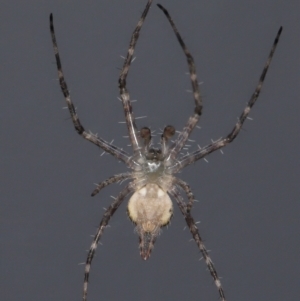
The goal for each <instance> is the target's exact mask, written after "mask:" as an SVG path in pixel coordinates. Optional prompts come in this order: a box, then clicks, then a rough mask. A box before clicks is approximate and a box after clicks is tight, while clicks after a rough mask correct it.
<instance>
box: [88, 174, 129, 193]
mask: <svg viewBox="0 0 300 301" xmlns="http://www.w3.org/2000/svg"><path fill="white" fill-rule="evenodd" d="M131 177H132V174H131V173H129V172H127V173H121V174H118V175H114V176H112V177H110V178H108V179H106V180H104V181H102V182H100V183H99V184H98V185H97V187H96V188H95V189H94V191H93V192H92V194H91V196H95V195H96V194H97V193H99V192H100V190H101V189H103V188H104V187H106V186H108V185H110V184H113V183H116V182H119V181H122V180H125V179H128V178H131Z"/></svg>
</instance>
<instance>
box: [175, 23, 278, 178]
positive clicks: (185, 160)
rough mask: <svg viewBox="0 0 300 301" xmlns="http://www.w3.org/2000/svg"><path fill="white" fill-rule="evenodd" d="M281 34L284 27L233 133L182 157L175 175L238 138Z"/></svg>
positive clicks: (177, 164) (276, 39)
mask: <svg viewBox="0 0 300 301" xmlns="http://www.w3.org/2000/svg"><path fill="white" fill-rule="evenodd" d="M281 32H282V27H280V28H279V31H278V33H277V35H276V38H275V40H274V43H273V46H272V48H271V51H270V54H269V57H268V59H267V62H266V64H265V67H264V69H263V71H262V74H261V76H260V78H259V81H258V84H257V86H256V89H255V91H254V93H253V94H252V96H251V98H250V100H249V101H248V103H247V106H246V108H245V109H244V110H243V112H242V114H241V116H240V117H239V119H238V121H237V123H236V124H235V126H234V128H233V129H232V131H231V132H230V133H229V134H228V135H227V137H226V138H223V139H220V140H218V141H216V142H213V143H211V144H209V145H207V146H205V147H204V148H202V149H199V150H197V151H195V152H193V153H191V154H189V155H186V156H184V157H182V158H181V159H180V160H179V161H178V162H177V163H176V164H175V165H174V166H173V167H172V168H171V169H172V172H173V173H176V172H178V171H179V170H181V169H182V168H184V167H185V166H187V165H189V164H191V163H194V162H196V161H197V160H200V159H202V158H204V157H205V156H207V155H208V154H210V153H212V152H214V151H216V150H218V149H220V148H222V147H224V146H226V145H227V144H229V143H230V142H232V141H233V140H234V139H235V138H236V136H237V135H238V134H239V132H240V130H241V128H242V126H243V124H244V122H245V120H246V118H247V116H248V115H249V113H250V110H251V108H252V107H253V105H254V104H255V102H256V100H257V98H258V96H259V94H260V91H261V89H262V86H263V83H264V80H265V77H266V74H267V72H268V69H269V66H270V64H271V61H272V58H273V55H274V52H275V49H276V46H277V44H278V41H279V37H280V35H281Z"/></svg>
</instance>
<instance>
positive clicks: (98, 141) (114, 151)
mask: <svg viewBox="0 0 300 301" xmlns="http://www.w3.org/2000/svg"><path fill="white" fill-rule="evenodd" d="M50 33H51V38H52V45H53V50H54V54H55V60H56V66H57V72H58V79H59V84H60V88H61V91H62V93H63V94H64V97H65V100H66V103H67V106H68V109H69V112H70V115H71V118H72V122H73V125H74V128H75V130H76V132H77V133H78V134H79V135H81V136H82V137H83V138H84V139H86V140H88V141H90V142H92V143H94V144H95V145H97V146H98V147H100V148H101V149H103V150H104V151H105V152H107V153H110V154H111V155H113V156H114V157H116V158H117V159H119V160H121V161H123V162H124V163H126V164H127V165H129V166H130V165H131V162H130V157H129V155H128V154H127V153H126V152H125V151H123V150H122V149H120V148H118V147H116V146H114V145H112V144H111V143H109V142H107V141H105V140H104V139H102V138H100V137H98V136H97V135H94V134H92V133H88V132H87V131H86V130H85V129H84V127H83V125H82V124H81V122H80V120H79V117H78V114H77V112H76V109H75V106H74V104H73V102H72V100H71V96H70V92H69V89H68V86H67V83H66V81H65V77H64V73H63V69H62V64H61V60H60V56H59V52H58V46H57V42H56V36H55V31H54V24H53V15H52V14H50Z"/></svg>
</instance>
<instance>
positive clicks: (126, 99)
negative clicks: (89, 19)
mask: <svg viewBox="0 0 300 301" xmlns="http://www.w3.org/2000/svg"><path fill="white" fill-rule="evenodd" d="M152 1H153V0H149V1H148V3H147V5H146V7H145V9H144V11H143V13H142V16H141V18H140V20H139V22H138V24H137V26H136V28H135V30H134V32H133V34H132V36H131V40H130V44H129V48H128V52H127V56H126V59H125V62H124V65H123V68H122V70H121V73H120V77H119V88H120V95H121V100H122V104H123V108H124V113H125V119H126V124H127V129H128V134H129V139H130V142H131V145H132V148H133V152H134V155H135V157H142V152H141V150H142V147H141V141H140V139H139V138H140V137H139V135H138V130H137V126H136V123H135V118H134V115H133V112H132V105H131V101H130V96H129V92H128V90H127V88H126V78H127V75H128V71H129V67H130V64H131V62H132V58H133V53H134V49H135V45H136V43H137V40H138V38H139V33H140V30H141V28H142V26H143V23H144V21H145V19H146V16H147V14H148V11H149V8H150V6H151V4H152Z"/></svg>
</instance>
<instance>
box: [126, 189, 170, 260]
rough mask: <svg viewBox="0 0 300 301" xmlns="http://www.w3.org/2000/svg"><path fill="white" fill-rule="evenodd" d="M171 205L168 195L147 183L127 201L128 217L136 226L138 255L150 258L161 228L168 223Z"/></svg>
mask: <svg viewBox="0 0 300 301" xmlns="http://www.w3.org/2000/svg"><path fill="white" fill-rule="evenodd" d="M172 213H173V204H172V201H171V199H170V197H169V196H168V194H167V193H166V192H165V191H164V190H162V189H161V188H160V187H159V186H158V185H157V184H154V183H148V184H146V185H145V186H143V187H142V188H140V189H139V190H137V191H136V192H135V193H134V194H133V195H132V197H131V198H130V200H129V203H128V215H129V217H130V219H131V220H132V221H133V222H134V223H135V224H136V231H137V233H138V235H139V240H140V254H141V256H142V258H143V259H144V260H147V259H148V258H149V257H150V254H151V251H152V249H153V246H154V243H155V240H156V237H157V236H158V234H159V233H160V229H161V227H163V226H165V225H167V224H168V223H169V222H170V219H171V217H172Z"/></svg>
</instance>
